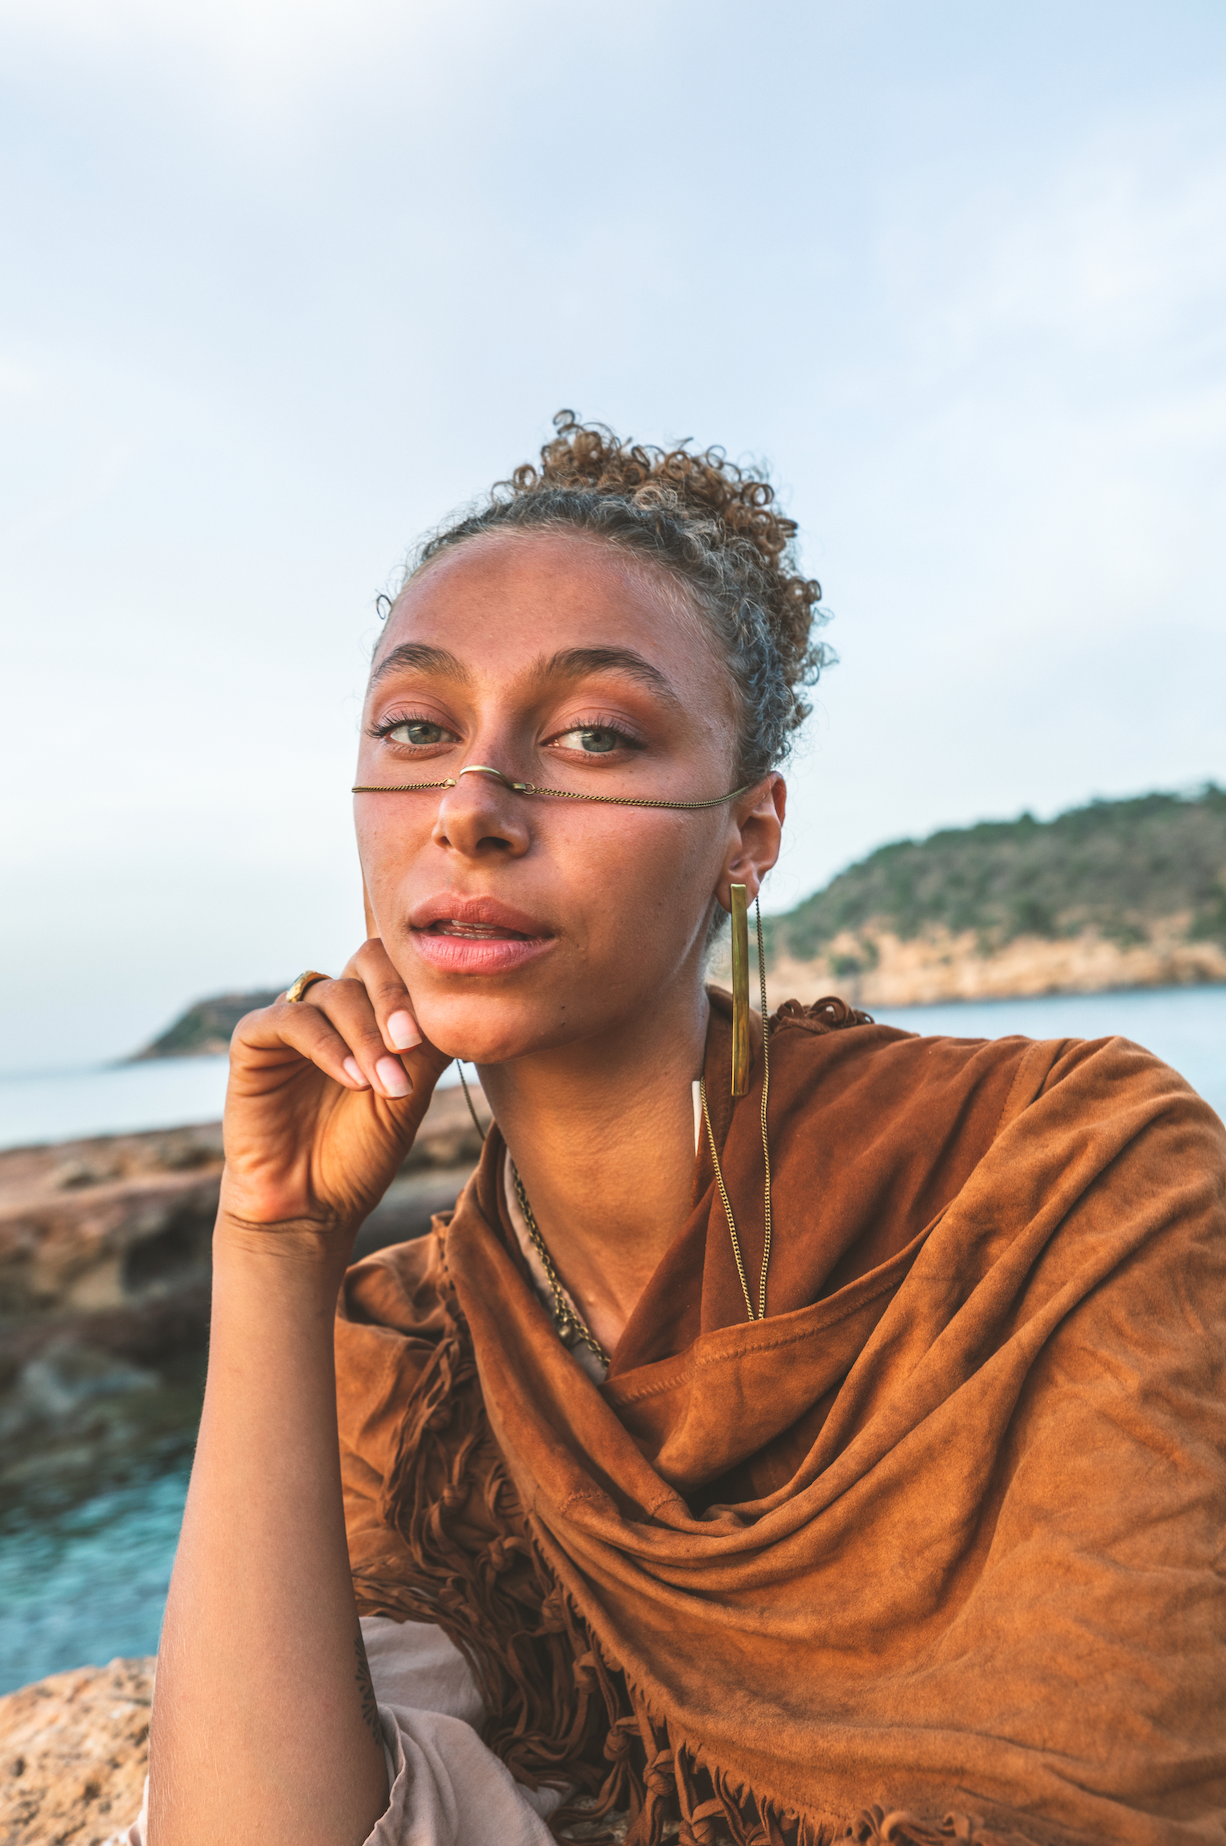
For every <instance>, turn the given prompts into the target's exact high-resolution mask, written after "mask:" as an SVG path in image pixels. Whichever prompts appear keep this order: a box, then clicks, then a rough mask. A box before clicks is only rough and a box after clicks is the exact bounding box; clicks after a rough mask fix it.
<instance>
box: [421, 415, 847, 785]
mask: <svg viewBox="0 0 1226 1846" xmlns="http://www.w3.org/2000/svg"><path fill="white" fill-rule="evenodd" d="M553 425H554V429H555V431H556V434H555V435H554V437H553V438H552V440H551V441H549V442H547V443H546V444H545V446H544V447H543V449H542V450H541V458H540V462H539V464H534V463H532V462H525V463H523V465H522V466H521V467H518V468H516V470H515V472H514V473H513V474H512V476H511V478H510V480H508V481H499V482H498V483H497V484H496V486H495V487H494V488H493V490H492V491H491V493H490V496H489V499H488V501H487V502H486V503H485V504H484V505H482V506H478V507H477V508H476V509H474V510H472V511H470V512H469V513H467V514H465V515H464V517H462V518H460V519H458V520H456V521H454V522H453V523H452V524H450V525H447V526H444V527H441V528H440V529H439V530H438V531H437V532H435V533H433V534H432V535H431V536H430V537H429V538H427V539H426V540H425V541H424V542H423V544H422V545H421V546H420V548H419V549H418V551H417V553H416V555H415V557H414V558H413V559H412V561H411V563H410V566H409V568H408V570H407V571H406V573H405V577H404V581H403V582H402V584H401V586H400V587H401V589H402V590H403V589H404V587H405V585H406V584H407V583H408V581H409V579H410V578H411V577H412V576H413V575H414V574H415V573H416V572H417V571H419V570H420V569H421V568H422V566H423V565H425V564H428V563H429V561H430V559H431V558H434V557H437V556H438V555H439V553H440V552H442V551H445V550H447V549H449V548H450V547H451V546H454V545H460V544H463V543H464V542H465V540H467V539H471V538H476V537H478V536H479V535H480V534H481V533H484V532H492V531H500V530H501V531H506V530H514V531H525V530H530V529H535V530H540V529H542V528H544V529H548V530H554V531H557V530H572V531H579V532H583V533H585V534H588V535H590V536H591V537H593V538H600V539H603V540H604V541H605V542H606V543H608V544H611V545H615V546H617V547H619V548H620V549H621V550H623V551H626V552H630V553H632V554H633V555H634V556H636V557H639V558H647V559H650V560H651V561H652V562H654V563H656V564H657V565H659V566H661V567H662V568H663V569H665V570H667V571H668V572H669V574H670V575H671V576H672V577H673V578H674V579H675V580H677V581H679V582H681V583H682V584H683V585H684V586H685V587H686V588H687V589H688V590H689V592H690V594H691V596H692V597H693V599H694V600H695V602H696V603H697V605H698V607H699V609H700V610H701V611H702V613H703V614H704V615H705V616H706V618H707V620H708V622H709V623H710V625H711V627H712V629H713V630H714V632H715V635H716V637H717V639H718V641H719V642H720V645H721V649H722V651H723V652H724V654H725V655H726V657H727V661H728V666H729V669H730V671H731V673H732V677H733V679H734V681H735V683H736V686H737V689H738V691H739V694H740V704H741V722H740V727H739V728H740V740H739V742H740V748H739V763H738V769H739V774H740V776H741V777H743V779H744V780H746V781H752V780H755V779H756V778H757V777H758V776H760V775H764V774H765V773H766V771H767V770H768V769H770V768H772V767H774V765H775V764H777V763H779V762H781V761H782V760H783V759H784V758H785V757H786V755H787V753H788V750H789V748H790V746H791V741H792V738H793V735H794V733H795V732H796V730H797V729H798V727H799V726H800V725H801V724H803V723H804V720H805V719H806V718H807V717H808V715H809V711H810V707H809V705H808V704H807V703H806V702H805V699H804V696H803V689H804V688H805V687H807V686H811V685H813V684H814V683H815V682H816V680H817V678H818V675H819V674H820V672H821V670H822V668H823V667H825V666H829V665H831V664H832V663H833V661H834V659H835V658H836V656H835V654H834V652H833V650H832V649H831V648H829V647H828V646H827V645H826V644H825V643H824V642H822V641H820V640H818V639H817V637H816V632H815V631H816V630H817V629H818V628H819V627H820V626H822V625H823V624H824V623H825V622H826V620H827V619H828V618H827V617H826V615H825V613H824V612H823V611H822V610H820V609H819V608H818V606H817V605H818V603H819V602H820V600H821V594H822V590H821V585H820V584H819V583H817V582H815V581H814V580H813V579H812V578H811V577H805V576H804V575H802V573H801V572H800V571H799V570H798V568H797V566H796V559H795V553H794V546H793V541H794V539H795V536H796V530H797V527H796V522H795V520H793V519H788V518H786V517H785V516H784V515H783V514H782V513H781V512H779V511H778V510H777V509H776V507H775V504H774V501H775V490H774V488H773V487H772V486H771V484H770V482H769V481H768V480H767V479H766V477H765V475H764V474H763V473H760V472H758V473H755V472H753V471H752V470H750V469H745V468H739V467H737V466H736V464H735V463H733V462H730V461H729V460H728V459H727V457H726V456H725V454H724V452H723V450H722V449H715V448H712V449H703V450H700V451H697V452H694V451H691V450H690V449H688V448H684V447H682V448H676V449H667V450H665V449H659V448H654V447H648V446H645V445H643V444H640V443H636V442H626V441H622V440H621V439H620V438H619V437H618V436H616V435H615V434H614V433H613V431H612V430H611V429H608V428H607V427H606V426H605V425H604V424H602V423H581V422H580V421H579V419H578V418H577V417H576V416H575V413H574V412H573V411H571V410H560V411H559V412H558V414H557V415H556V416H555V417H554V419H553Z"/></svg>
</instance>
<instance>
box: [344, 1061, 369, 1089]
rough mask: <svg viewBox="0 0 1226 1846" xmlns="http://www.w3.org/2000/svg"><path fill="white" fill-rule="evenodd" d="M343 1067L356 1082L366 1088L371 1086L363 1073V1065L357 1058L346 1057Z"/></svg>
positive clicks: (346, 1073)
mask: <svg viewBox="0 0 1226 1846" xmlns="http://www.w3.org/2000/svg"><path fill="white" fill-rule="evenodd" d="M341 1069H342V1070H343V1071H344V1073H345V1075H346V1076H347V1077H352V1079H353V1081H354V1082H355V1083H360V1084H361V1086H362V1088H363V1089H364V1090H368V1089H369V1088H370V1085H369V1083H367V1081H366V1079H365V1077H364V1076H363V1075H362V1066H361V1065H360V1064H359V1063H358V1061H357V1059H356V1058H346V1059H345V1062H344V1063H343V1064H342V1066H341Z"/></svg>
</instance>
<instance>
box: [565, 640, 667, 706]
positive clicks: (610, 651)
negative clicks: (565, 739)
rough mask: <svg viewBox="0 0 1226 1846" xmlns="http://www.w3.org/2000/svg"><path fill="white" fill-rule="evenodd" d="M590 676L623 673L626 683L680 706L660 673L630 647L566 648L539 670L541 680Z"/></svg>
mask: <svg viewBox="0 0 1226 1846" xmlns="http://www.w3.org/2000/svg"><path fill="white" fill-rule="evenodd" d="M590 673H624V674H625V675H626V676H627V678H628V679H637V680H638V681H639V682H640V683H641V684H642V685H644V686H650V688H651V690H652V691H653V692H659V693H662V694H663V696H664V697H665V698H666V699H668V700H670V702H671V703H672V704H674V705H680V703H681V700H680V699H679V698H678V697H677V694H676V692H675V691H674V690H673V686H672V684H671V682H670V681H669V680H668V679H666V678H665V676H664V674H663V673H661V671H660V669H659V668H658V667H653V666H652V664H651V662H650V660H645V659H644V657H643V655H642V654H639V653H636V651H635V650H634V648H632V647H566V648H563V649H562V650H561V652H560V653H557V654H554V655H553V657H552V659H550V660H547V661H545V662H544V663H543V666H542V668H541V678H542V679H548V678H550V677H552V676H553V675H554V674H561V675H562V676H563V677H564V678H566V679H585V678H586V677H587V676H588V674H590Z"/></svg>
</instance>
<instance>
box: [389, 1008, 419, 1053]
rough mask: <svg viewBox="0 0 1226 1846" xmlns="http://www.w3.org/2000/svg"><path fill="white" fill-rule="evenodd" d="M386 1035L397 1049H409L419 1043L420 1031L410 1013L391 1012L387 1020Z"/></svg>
mask: <svg viewBox="0 0 1226 1846" xmlns="http://www.w3.org/2000/svg"><path fill="white" fill-rule="evenodd" d="M387 1036H388V1037H389V1038H390V1039H391V1041H392V1043H393V1045H395V1047H396V1049H397V1051H411V1050H412V1049H413V1047H414V1045H420V1044H421V1033H420V1032H419V1030H418V1028H417V1021H416V1020H415V1019H414V1017H413V1015H412V1013H404V1012H401V1013H393V1014H392V1016H391V1018H390V1019H389V1020H388V1022H387Z"/></svg>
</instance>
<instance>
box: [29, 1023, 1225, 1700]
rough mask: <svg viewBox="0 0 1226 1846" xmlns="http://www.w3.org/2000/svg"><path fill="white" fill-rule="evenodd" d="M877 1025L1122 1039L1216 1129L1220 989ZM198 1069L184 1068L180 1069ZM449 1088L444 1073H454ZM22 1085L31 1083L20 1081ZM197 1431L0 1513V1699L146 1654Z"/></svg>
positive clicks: (99, 1117) (78, 1096) (70, 1090)
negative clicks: (53, 1676)
mask: <svg viewBox="0 0 1226 1846" xmlns="http://www.w3.org/2000/svg"><path fill="white" fill-rule="evenodd" d="M876 1016H877V1017H878V1018H879V1019H881V1020H882V1022H883V1023H886V1024H890V1025H898V1026H902V1027H904V1028H905V1029H906V1030H908V1031H913V1032H925V1033H938V1034H946V1035H949V1036H952V1037H956V1038H1001V1037H1004V1036H1006V1035H1008V1034H1011V1033H1018V1032H1020V1033H1024V1034H1026V1035H1027V1036H1029V1037H1032V1038H1064V1037H1069V1038H1101V1037H1104V1036H1106V1035H1107V1034H1110V1033H1121V1034H1122V1035H1123V1036H1125V1037H1127V1038H1131V1039H1133V1040H1135V1041H1136V1042H1138V1043H1140V1044H1142V1045H1145V1046H1147V1047H1148V1048H1149V1049H1150V1050H1152V1051H1154V1052H1155V1053H1157V1055H1158V1056H1159V1057H1162V1058H1164V1059H1165V1060H1166V1061H1167V1062H1168V1063H1170V1064H1172V1065H1174V1067H1175V1068H1176V1069H1177V1070H1179V1071H1181V1072H1182V1073H1183V1074H1184V1076H1186V1077H1187V1079H1188V1080H1189V1082H1190V1083H1192V1085H1193V1086H1194V1087H1195V1088H1196V1089H1198V1090H1199V1091H1200V1093H1201V1094H1202V1095H1203V1096H1204V1097H1205V1098H1206V1099H1207V1101H1209V1102H1210V1103H1212V1104H1213V1106H1214V1108H1215V1109H1217V1111H1218V1112H1219V1114H1223V1115H1226V987H1198V988H1178V989H1174V990H1164V991H1155V992H1149V991H1143V992H1130V993H1107V994H1069V995H1052V996H1046V997H1043V998H1039V999H1030V1000H992V1001H983V1002H962V1003H959V1004H952V1005H947V1006H930V1007H907V1008H889V1007H886V1008H880V1009H878V1012H877V1015H876ZM225 1062H226V1061H225V1059H224V1058H192V1059H183V1060H177V1061H175V1062H174V1063H173V1064H172V1063H171V1062H170V1061H167V1062H165V1063H160V1064H156V1065H154V1064H149V1065H135V1066H127V1067H123V1068H120V1069H118V1070H114V1071H103V1072H94V1073H80V1072H77V1073H68V1074H66V1075H64V1076H61V1077H59V1078H55V1077H51V1076H45V1077H42V1078H39V1079H37V1080H35V1081H34V1082H33V1083H31V1085H30V1091H29V1093H28V1094H27V1096H26V1097H25V1099H24V1100H23V1101H18V1100H16V1098H17V1095H18V1093H19V1091H20V1089H21V1081H20V1080H18V1081H16V1082H14V1081H13V1080H11V1079H10V1080H9V1082H8V1083H7V1084H3V1085H0V1095H3V1094H5V1093H6V1092H7V1097H8V1109H9V1113H8V1115H7V1116H6V1117H5V1118H4V1122H5V1126H4V1133H3V1140H4V1141H5V1142H7V1144H8V1145H10V1146H11V1145H14V1144H15V1143H17V1144H20V1143H23V1142H27V1141H39V1140H43V1141H45V1140H54V1139H59V1138H65V1137H67V1136H71V1135H80V1134H86V1133H101V1132H108V1131H110V1132H114V1131H117V1130H120V1129H128V1130H133V1129H140V1128H152V1127H171V1126H174V1125H175V1124H177V1123H179V1122H183V1121H207V1120H210V1119H214V1120H215V1119H216V1117H217V1116H218V1115H219V1113H220V1109H221V1099H222V1094H223V1091H224V1084H225ZM191 1067H194V1068H191ZM449 1074H450V1073H449ZM26 1082H27V1083H30V1080H26ZM191 1436H192V1430H191V1427H190V1426H189V1425H185V1427H184V1429H183V1430H182V1431H181V1432H180V1440H179V1441H178V1442H174V1441H171V1442H169V1443H168V1441H167V1438H166V1435H165V1433H164V1432H162V1433H160V1434H159V1436H158V1438H157V1441H156V1443H153V1444H151V1446H150V1448H149V1451H148V1452H147V1453H145V1454H143V1455H142V1454H141V1453H139V1452H137V1453H134V1454H132V1455H130V1456H129V1457H128V1458H127V1460H126V1462H125V1465H124V1467H123V1469H122V1470H121V1471H119V1472H118V1473H117V1472H116V1471H115V1469H114V1467H113V1465H111V1466H110V1471H109V1472H108V1471H107V1470H106V1469H104V1470H103V1471H102V1473H101V1474H95V1476H94V1477H92V1478H90V1477H89V1476H88V1474H87V1475H86V1476H84V1477H82V1476H78V1477H77V1478H76V1486H75V1488H74V1489H72V1490H65V1491H64V1492H62V1493H60V1494H58V1496H57V1495H56V1494H54V1493H52V1494H50V1495H47V1494H42V1495H35V1496H29V1495H25V1496H21V1497H20V1498H19V1500H18V1501H15V1502H11V1503H10V1504H9V1506H8V1507H7V1509H5V1508H3V1507H0V1692H3V1691H6V1690H9V1689H10V1688H12V1687H14V1686H19V1685H23V1684H25V1683H26V1682H27V1681H28V1680H31V1679H37V1678H41V1677H42V1676H43V1675H44V1674H46V1673H54V1672H58V1671H61V1670H63V1669H65V1668H68V1667H76V1666H81V1665H84V1664H87V1663H96V1664H99V1665H101V1664H104V1663H105V1662H106V1661H108V1660H110V1659H111V1658H112V1657H113V1656H114V1655H116V1654H143V1653H152V1652H153V1651H154V1649H155V1648H156V1646H157V1637H158V1628H159V1625H160V1623H161V1618H162V1609H163V1607H164V1604H165V1600H166V1589H167V1585H168V1583H169V1581H170V1569H171V1565H172V1563H173V1561H174V1552H175V1545H176V1543H177V1540H178V1532H179V1524H180V1521H181V1519H182V1515H183V1502H184V1499H185V1497H186V1493H187V1478H188V1471H189V1467H190V1445H191Z"/></svg>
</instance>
